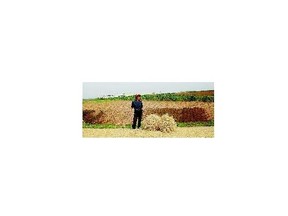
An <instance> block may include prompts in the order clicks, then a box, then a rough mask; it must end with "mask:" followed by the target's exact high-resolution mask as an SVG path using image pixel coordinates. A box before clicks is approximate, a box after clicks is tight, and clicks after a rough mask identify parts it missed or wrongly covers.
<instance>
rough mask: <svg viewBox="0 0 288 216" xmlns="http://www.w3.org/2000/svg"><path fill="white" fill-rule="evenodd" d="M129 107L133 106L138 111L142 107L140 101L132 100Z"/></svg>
mask: <svg viewBox="0 0 288 216" xmlns="http://www.w3.org/2000/svg"><path fill="white" fill-rule="evenodd" d="M131 108H134V110H135V111H140V110H142V108H143V104H142V101H136V100H135V101H132V104H131Z"/></svg>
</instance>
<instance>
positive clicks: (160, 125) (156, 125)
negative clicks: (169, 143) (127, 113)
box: [142, 114, 177, 133]
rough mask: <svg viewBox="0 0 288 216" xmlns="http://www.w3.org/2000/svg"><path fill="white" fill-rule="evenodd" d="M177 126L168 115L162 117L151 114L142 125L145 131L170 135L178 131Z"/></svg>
mask: <svg viewBox="0 0 288 216" xmlns="http://www.w3.org/2000/svg"><path fill="white" fill-rule="evenodd" d="M176 127H177V124H176V122H175V120H174V119H173V117H171V116H169V115H168V114H165V115H163V116H162V117H160V116H158V115H155V114H151V115H148V116H147V117H146V118H145V119H144V120H143V124H142V128H143V129H144V130H149V131H161V132H164V133H170V132H173V131H175V130H176Z"/></svg>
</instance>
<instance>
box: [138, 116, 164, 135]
mask: <svg viewBox="0 0 288 216" xmlns="http://www.w3.org/2000/svg"><path fill="white" fill-rule="evenodd" d="M160 122H161V118H160V116H158V115H155V114H151V115H148V116H147V117H146V118H145V119H144V120H143V122H142V128H143V129H144V130H150V131H157V130H160Z"/></svg>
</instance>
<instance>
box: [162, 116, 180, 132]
mask: <svg viewBox="0 0 288 216" xmlns="http://www.w3.org/2000/svg"><path fill="white" fill-rule="evenodd" d="M159 126H160V130H161V131H162V132H165V133H170V132H173V131H175V130H176V127H177V124H176V122H175V120H174V119H173V117H171V116H169V115H168V114H165V115H163V116H162V117H161V121H160V124H159Z"/></svg>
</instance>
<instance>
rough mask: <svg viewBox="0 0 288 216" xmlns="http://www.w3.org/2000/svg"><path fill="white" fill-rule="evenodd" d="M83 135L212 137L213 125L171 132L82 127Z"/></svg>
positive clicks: (178, 129) (184, 128)
mask: <svg viewBox="0 0 288 216" xmlns="http://www.w3.org/2000/svg"><path fill="white" fill-rule="evenodd" d="M83 137H115V138H117V137H135V138H137V137H139V138H153V137H154V138H156V137H171V138H173V137H174V138H182V137H183V138H192V137H194V138H213V137H214V127H183V128H177V129H176V131H175V132H172V133H162V132H160V131H145V130H141V129H140V130H138V129H136V130H132V129H127V128H117V129H90V128H83Z"/></svg>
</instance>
